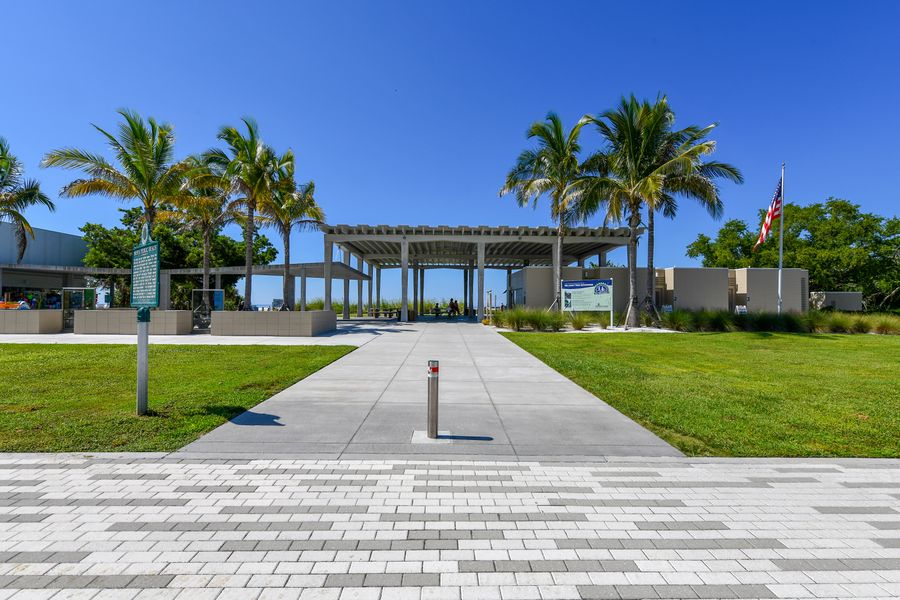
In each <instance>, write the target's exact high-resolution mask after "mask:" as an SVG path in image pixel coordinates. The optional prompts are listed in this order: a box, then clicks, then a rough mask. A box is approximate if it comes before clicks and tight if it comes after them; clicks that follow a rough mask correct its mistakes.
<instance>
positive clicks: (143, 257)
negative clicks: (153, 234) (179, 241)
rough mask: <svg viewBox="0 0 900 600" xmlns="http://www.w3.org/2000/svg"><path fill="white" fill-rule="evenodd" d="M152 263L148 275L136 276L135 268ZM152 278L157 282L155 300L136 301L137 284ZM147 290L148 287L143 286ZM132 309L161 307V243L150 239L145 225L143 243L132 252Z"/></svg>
mask: <svg viewBox="0 0 900 600" xmlns="http://www.w3.org/2000/svg"><path fill="white" fill-rule="evenodd" d="M148 260H149V261H152V266H151V270H150V272H149V273H147V274H136V269H135V267H136V266H137V265H138V264H141V265H142V266H144V264H145V263H146V262H148ZM150 276H152V277H153V278H154V279H155V281H154V282H153V284H152V285H153V288H154V290H155V292H154V294H153V298H152V299H150V298H146V297H144V298H142V297H138V298H137V299H135V289H136V288H137V287H138V286H137V285H135V283H136V282H137V281H139V280H141V278H147V277H150ZM141 287H142V288H146V287H147V286H141ZM131 307H132V308H158V307H159V242H156V241H153V240H151V239H150V234H149V232H148V231H147V225H146V224H145V225H144V227H143V229H141V243H140V244H138V245H137V246H135V247H134V248H133V249H132V250H131Z"/></svg>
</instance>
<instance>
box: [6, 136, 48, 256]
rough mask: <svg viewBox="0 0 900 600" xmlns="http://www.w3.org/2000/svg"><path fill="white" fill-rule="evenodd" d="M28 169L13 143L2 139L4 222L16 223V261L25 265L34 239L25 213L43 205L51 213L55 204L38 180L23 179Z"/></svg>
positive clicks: (14, 226)
mask: <svg viewBox="0 0 900 600" xmlns="http://www.w3.org/2000/svg"><path fill="white" fill-rule="evenodd" d="M24 172H25V169H24V168H23V167H22V163H21V162H20V161H19V159H18V158H16V157H15V155H13V154H12V153H11V152H10V150H9V143H8V142H7V141H6V139H5V138H3V137H0V222H2V221H8V222H10V223H12V226H13V230H14V231H15V236H16V262H17V263H20V262H22V258H23V257H24V256H25V249H26V248H27V247H28V236H31V239H34V230H33V229H32V228H31V225H30V224H29V223H28V220H27V219H26V218H25V210H26V209H27V208H28V207H30V206H35V205H37V204H41V205H43V206H44V207H46V208H48V209H49V210H50V211H51V212H52V211H55V210H56V206H54V204H53V202H52V201H51V200H50V198H48V197H47V195H46V194H44V193H43V192H42V191H41V186H40V184H38V182H37V181H35V180H34V179H22V175H23V174H24Z"/></svg>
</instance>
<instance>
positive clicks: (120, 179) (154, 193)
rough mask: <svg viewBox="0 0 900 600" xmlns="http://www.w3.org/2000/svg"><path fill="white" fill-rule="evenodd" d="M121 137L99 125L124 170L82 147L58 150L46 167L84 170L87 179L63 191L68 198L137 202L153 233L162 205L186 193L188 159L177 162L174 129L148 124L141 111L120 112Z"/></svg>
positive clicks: (150, 121) (49, 156) (46, 158)
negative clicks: (88, 197) (89, 197)
mask: <svg viewBox="0 0 900 600" xmlns="http://www.w3.org/2000/svg"><path fill="white" fill-rule="evenodd" d="M118 114H119V115H121V117H122V119H123V121H122V122H121V123H119V131H118V137H117V136H115V135H113V134H112V133H109V132H108V131H106V130H104V129H102V128H100V127H98V126H97V125H94V126H93V127H94V128H95V129H96V130H97V131H99V132H100V133H101V134H102V135H103V137H104V138H105V139H106V143H107V145H108V146H109V147H110V149H112V151H113V154H114V155H115V157H116V162H118V166H116V165H114V164H113V163H111V162H109V161H107V160H106V159H105V158H104V157H103V156H100V155H99V154H93V153H91V152H88V151H87V150H81V149H78V148H60V149H57V150H52V151H51V152H48V153H47V155H46V156H44V160H43V161H41V166H43V167H63V168H66V169H78V170H80V171H83V172H84V174H85V175H86V178H85V179H76V180H75V181H73V182H72V183H70V184H68V185H66V186H65V187H63V189H62V191H61V192H60V194H61V195H62V196H66V197H68V198H77V197H81V196H91V195H94V194H97V195H101V196H108V197H110V198H115V199H117V200H122V201H125V202H127V201H133V200H137V201H138V202H140V204H141V206H142V207H143V210H144V222H145V223H146V224H147V227H148V229H150V230H151V231H152V230H153V224H154V222H155V220H156V213H157V212H158V211H159V210H160V207H161V206H162V205H163V204H165V203H167V202H173V201H174V200H176V199H177V198H178V196H179V195H180V194H181V193H182V182H183V179H184V175H185V172H186V171H187V170H188V168H189V163H188V162H186V161H177V162H176V161H174V153H175V134H174V131H173V129H172V126H171V125H168V124H165V123H162V124H160V123H157V122H156V120H155V119H153V118H152V117H150V118H148V119H147V120H146V121H144V119H143V118H142V117H141V116H140V115H138V114H137V113H136V112H133V111H129V110H126V109H121V110H119V111H118Z"/></svg>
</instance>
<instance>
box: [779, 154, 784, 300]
mask: <svg viewBox="0 0 900 600" xmlns="http://www.w3.org/2000/svg"><path fill="white" fill-rule="evenodd" d="M784 205H785V201H784V163H781V217H780V219H779V220H780V224H779V226H778V229H779V232H778V314H779V315H780V314H781V306H782V299H781V268H782V267H781V263H782V259H783V258H784Z"/></svg>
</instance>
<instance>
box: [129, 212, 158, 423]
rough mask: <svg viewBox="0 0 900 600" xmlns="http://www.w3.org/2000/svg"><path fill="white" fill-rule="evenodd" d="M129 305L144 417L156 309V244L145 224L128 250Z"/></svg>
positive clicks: (140, 409)
mask: <svg viewBox="0 0 900 600" xmlns="http://www.w3.org/2000/svg"><path fill="white" fill-rule="evenodd" d="M131 306H132V308H137V309H138V311H137V414H138V415H146V414H147V379H148V374H149V365H148V348H147V343H148V338H149V335H150V309H151V308H156V307H157V306H159V242H154V241H153V240H151V239H150V231H149V229H148V228H147V224H146V223H145V224H144V227H143V228H142V229H141V243H140V244H138V245H137V246H135V247H134V249H133V250H132V251H131Z"/></svg>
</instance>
